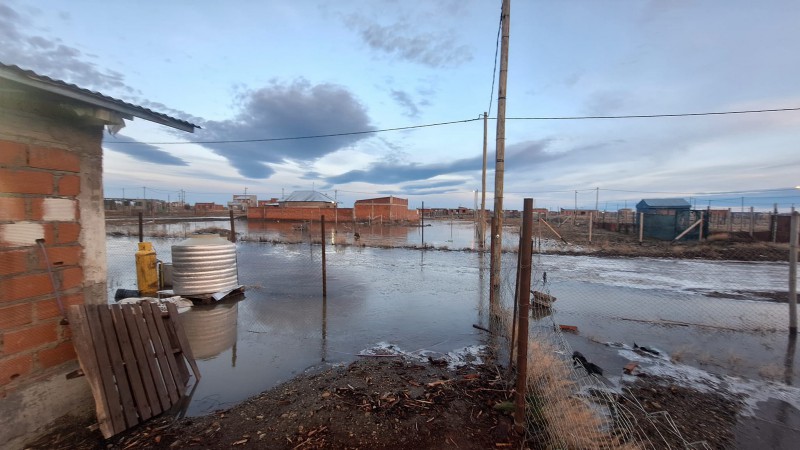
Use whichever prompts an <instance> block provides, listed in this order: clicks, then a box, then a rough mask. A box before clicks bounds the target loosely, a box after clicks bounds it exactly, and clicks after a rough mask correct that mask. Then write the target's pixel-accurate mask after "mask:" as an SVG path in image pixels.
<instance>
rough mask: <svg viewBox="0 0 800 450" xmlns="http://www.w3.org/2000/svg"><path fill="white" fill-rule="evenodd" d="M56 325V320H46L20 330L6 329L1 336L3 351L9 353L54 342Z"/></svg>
mask: <svg viewBox="0 0 800 450" xmlns="http://www.w3.org/2000/svg"><path fill="white" fill-rule="evenodd" d="M57 326H59V325H58V322H46V323H43V324H39V325H34V326H32V327H28V328H25V329H22V330H16V331H8V332H6V333H4V336H3V353H5V354H8V355H10V354H14V353H19V352H21V351H24V350H29V349H32V348H37V347H41V346H43V345H47V344H51V343H53V342H56V341H57V340H58V332H57V329H56V327H57Z"/></svg>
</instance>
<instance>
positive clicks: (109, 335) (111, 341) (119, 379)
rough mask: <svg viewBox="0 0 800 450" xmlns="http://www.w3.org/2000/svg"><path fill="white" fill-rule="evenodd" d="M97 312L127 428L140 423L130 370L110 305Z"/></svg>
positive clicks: (99, 307) (98, 308)
mask: <svg viewBox="0 0 800 450" xmlns="http://www.w3.org/2000/svg"><path fill="white" fill-rule="evenodd" d="M97 312H98V313H99V314H100V323H101V325H102V326H103V334H105V336H106V347H107V348H108V355H109V357H110V358H111V370H112V372H113V373H114V380H115V381H116V383H117V392H118V393H119V398H120V403H121V404H122V415H123V416H124V417H125V423H126V424H127V426H126V427H125V430H127V429H128V428H131V427H133V426H136V425H137V424H138V423H139V416H137V415H136V404H135V403H134V402H133V395H132V394H131V384H130V382H129V381H128V372H127V371H126V370H125V364H124V362H123V361H122V352H121V351H120V348H119V339H117V330H116V328H115V327H114V319H113V318H112V317H111V310H110V309H108V305H102V306H99V305H98V306H97ZM120 431H124V430H120Z"/></svg>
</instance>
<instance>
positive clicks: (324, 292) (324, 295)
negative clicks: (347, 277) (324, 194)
mask: <svg viewBox="0 0 800 450" xmlns="http://www.w3.org/2000/svg"><path fill="white" fill-rule="evenodd" d="M319 223H320V226H321V227H322V298H327V297H328V277H327V274H326V273H325V215H322V216H321V217H320V219H319Z"/></svg>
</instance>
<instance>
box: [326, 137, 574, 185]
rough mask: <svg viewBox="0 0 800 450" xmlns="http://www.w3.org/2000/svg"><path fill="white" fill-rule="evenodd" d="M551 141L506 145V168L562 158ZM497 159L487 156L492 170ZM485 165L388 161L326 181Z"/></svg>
mask: <svg viewBox="0 0 800 450" xmlns="http://www.w3.org/2000/svg"><path fill="white" fill-rule="evenodd" d="M550 142H551V141H550V140H549V139H543V140H538V141H525V142H520V143H517V144H512V145H509V146H508V147H507V148H506V155H505V162H506V166H505V167H506V171H517V170H522V169H527V168H530V167H531V166H534V165H536V164H542V163H545V162H548V161H552V160H554V159H557V158H560V157H561V156H560V155H554V154H551V153H548V152H546V151H545V150H546V149H547V147H548V145H549V144H550ZM494 159H495V158H494V156H493V155H492V156H489V157H488V158H487V165H488V168H489V169H493V168H494ZM482 167H483V156H475V157H472V158H463V159H457V160H454V161H450V162H444V163H434V164H419V163H403V162H400V161H394V160H389V161H381V162H377V163H374V164H372V165H370V166H369V167H368V168H367V169H362V170H351V171H349V172H345V173H343V174H340V175H336V176H333V177H328V179H327V181H328V182H330V183H334V184H341V183H352V182H357V181H358V182H366V183H375V184H396V183H405V182H409V181H421V180H428V179H430V178H433V177H436V176H439V175H448V174H455V173H459V172H468V171H476V170H481V168H482Z"/></svg>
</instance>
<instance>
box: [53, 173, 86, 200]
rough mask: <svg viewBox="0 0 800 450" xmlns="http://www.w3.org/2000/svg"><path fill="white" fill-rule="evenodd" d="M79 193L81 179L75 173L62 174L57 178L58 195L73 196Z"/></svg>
mask: <svg viewBox="0 0 800 450" xmlns="http://www.w3.org/2000/svg"><path fill="white" fill-rule="evenodd" d="M80 193H81V179H80V177H79V176H77V175H62V176H61V177H60V178H59V179H58V195H69V196H71V197H74V196H76V195H78V194H80Z"/></svg>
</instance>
